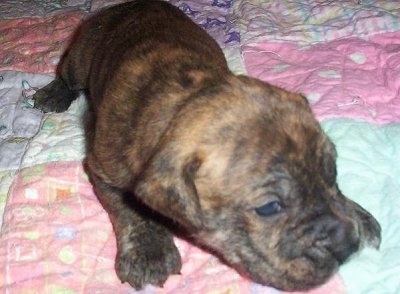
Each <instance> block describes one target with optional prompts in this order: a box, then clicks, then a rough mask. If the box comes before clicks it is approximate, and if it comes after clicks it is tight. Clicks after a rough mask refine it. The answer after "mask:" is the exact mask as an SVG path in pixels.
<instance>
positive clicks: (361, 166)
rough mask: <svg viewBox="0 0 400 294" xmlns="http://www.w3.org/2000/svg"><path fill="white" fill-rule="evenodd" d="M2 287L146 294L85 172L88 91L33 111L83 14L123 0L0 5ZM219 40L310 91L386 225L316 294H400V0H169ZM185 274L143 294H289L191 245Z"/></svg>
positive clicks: (244, 59) (347, 170) (354, 187)
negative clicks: (119, 272) (64, 105)
mask: <svg viewBox="0 0 400 294" xmlns="http://www.w3.org/2000/svg"><path fill="white" fill-rule="evenodd" d="M0 2H1V3H0V216H1V217H0V226H1V231H0V292H1V293H7V294H14V293H15V294H16V293H24V294H25V293H52V294H53V293H54V294H61V293H63V294H64V293H68V294H74V293H136V292H135V290H133V289H132V288H130V287H129V286H128V285H126V284H121V283H120V282H119V280H118V278H117V277H116V274H115V272H114V257H115V253H116V246H115V240H114V235H113V232H112V228H111V224H110V222H109V219H108V216H107V214H106V213H105V211H104V210H103V209H102V207H101V206H100V204H99V203H98V201H97V199H96V196H95V194H94V192H93V190H92V187H91V185H90V184H89V182H88V179H87V175H86V174H85V172H84V170H83V167H82V159H83V158H84V136H83V127H82V122H81V120H82V115H83V112H84V111H85V107H86V102H85V99H84V97H80V98H79V99H78V100H76V101H75V102H74V103H73V105H72V106H71V107H70V108H69V110H68V111H67V112H65V113H60V114H54V113H50V114H43V113H41V112H40V111H38V110H36V109H34V108H32V106H33V101H32V95H33V94H34V93H35V92H36V90H37V89H38V88H40V87H42V86H44V85H46V84H47V83H48V82H49V81H51V80H52V79H53V77H54V71H55V68H56V66H57V64H58V62H59V60H60V55H61V54H62V52H63V50H64V49H65V47H66V46H67V44H68V40H69V38H70V36H71V34H72V32H73V31H74V29H75V28H76V27H77V26H78V25H79V23H80V21H81V20H82V19H84V18H85V17H87V16H88V15H90V14H92V13H94V12H95V11H96V10H98V9H101V8H102V7H105V6H107V5H112V4H115V3H119V2H122V1H121V0H112V1H107V0H33V1H32V0H18V1H17V0H3V1H0ZM170 2H171V3H172V4H174V5H176V6H178V7H179V8H180V9H181V10H183V11H184V12H185V13H186V14H187V15H189V16H190V17H191V18H192V19H193V20H194V21H195V22H196V23H198V24H199V25H200V26H201V27H203V28H204V29H205V30H206V31H207V32H208V33H209V34H210V35H211V36H212V37H214V38H215V39H216V40H217V41H218V43H219V44H220V46H221V48H222V49H223V51H224V53H225V55H226V57H227V59H228V63H229V66H230V68H231V69H232V70H233V71H234V72H236V73H238V74H248V75H250V76H254V77H257V78H259V79H261V80H264V81H266V82H269V83H271V84H274V85H277V86H280V87H283V88H285V89H287V90H290V91H295V92H299V93H302V94H304V95H305V96H306V97H307V99H308V100H309V102H310V104H311V106H312V109H313V111H314V113H315V115H316V116H317V118H318V120H319V121H320V122H321V124H322V126H323V128H324V130H325V131H326V132H327V134H328V135H329V136H330V138H331V139H332V140H333V142H334V143H335V145H336V147H337V150H338V162H337V164H338V182H339V186H340V188H341V190H342V191H343V192H344V194H345V195H346V196H348V197H349V198H351V199H353V200H354V201H356V202H357V203H359V204H360V205H361V206H363V207H364V208H365V209H367V210H368V211H370V212H371V213H372V214H373V215H374V216H375V217H376V218H377V219H378V221H379V222H380V224H381V226H382V244H381V248H380V250H379V251H377V250H374V249H370V248H365V249H363V250H362V251H361V252H360V253H358V254H357V255H355V256H353V257H352V258H351V259H350V260H349V261H348V262H346V263H345V264H344V265H343V266H342V267H341V268H340V271H339V272H338V273H337V274H336V275H335V276H334V277H333V278H332V279H331V280H330V281H329V282H328V283H326V284H325V285H323V286H321V287H320V288H317V289H314V290H312V291H310V293H314V294H316V293H321V294H322V293H327V294H328V293H329V294H333V293H335V294H339V293H350V294H358V293H360V294H364V293H374V294H376V293H378V294H380V293H381V294H390V293H400V194H399V193H400V192H399V191H400V2H399V1H397V0H359V1H357V0H338V1H322V0H305V1H296V0H282V1H272V0H170ZM175 241H176V244H177V246H178V248H179V250H180V252H181V255H182V260H183V269H182V274H181V275H176V276H171V277H170V278H169V279H168V281H167V282H166V284H165V285H164V287H163V288H158V287H154V286H147V287H146V288H145V289H143V290H142V291H140V292H138V293H146V294H147V293H182V294H183V293H208V294H217V293H218V294H222V293H231V294H233V293H235V294H236V293H237V294H239V293H254V294H255V293H266V294H278V293H283V292H281V291H278V290H276V289H273V288H269V287H265V286H261V285H258V284H255V283H253V282H252V281H250V280H248V279H246V278H244V277H242V276H240V275H239V274H238V273H237V272H236V271H234V270H232V269H231V268H229V267H228V266H226V265H224V264H223V263H221V262H220V261H219V260H218V259H217V258H215V257H214V256H212V255H210V254H209V253H206V252H204V251H202V250H201V249H198V248H197V247H194V246H193V245H191V244H189V243H187V242H186V241H184V240H181V239H178V238H176V239H175Z"/></svg>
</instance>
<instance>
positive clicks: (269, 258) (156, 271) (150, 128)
mask: <svg viewBox="0 0 400 294" xmlns="http://www.w3.org/2000/svg"><path fill="white" fill-rule="evenodd" d="M79 90H87V91H88V95H89V97H90V99H89V102H90V107H91V110H92V112H93V114H94V115H93V118H92V121H91V123H92V129H91V130H90V132H89V135H88V151H87V162H88V172H89V174H90V177H91V179H92V181H93V184H94V186H95V189H96V193H97V195H98V197H99V199H100V201H101V203H102V205H103V206H104V208H105V209H106V210H107V212H108V213H109V215H110V219H111V221H112V224H113V226H114V230H115V233H116V237H117V245H118V254H117V257H116V272H117V274H118V276H119V278H120V279H121V280H122V281H127V282H128V283H129V284H131V285H132V286H133V287H135V288H137V289H140V288H142V287H143V286H144V285H146V284H148V283H150V284H156V285H162V284H163V283H164V281H165V280H166V279H167V278H168V276H169V275H170V274H176V273H179V270H180V267H181V261H180V256H179V253H178V250H177V248H176V247H175V245H174V242H173V239H172V233H171V232H170V231H169V230H168V229H167V228H166V227H165V226H164V225H163V224H162V223H160V222H159V221H157V220H155V219H153V218H151V217H149V216H148V214H144V213H143V211H142V209H143V204H144V205H146V207H148V208H150V209H151V210H154V211H157V212H159V213H161V214H162V215H163V216H165V217H167V218H169V219H171V220H173V221H174V222H176V223H178V224H180V225H181V226H183V227H185V228H186V230H187V232H188V233H189V234H190V235H191V236H192V237H193V238H194V239H195V240H196V241H197V242H198V243H199V244H202V245H205V246H207V247H208V248H211V249H212V250H213V251H215V252H217V254H219V255H220V256H221V257H222V258H223V259H225V260H226V262H228V263H229V264H231V265H232V266H234V267H235V268H237V269H238V270H239V271H240V272H242V273H243V274H245V275H248V276H249V277H250V278H251V279H253V280H254V281H256V282H259V283H262V284H265V285H271V286H273V287H276V288H279V289H283V290H289V291H291V290H305V289H310V288H312V287H315V286H318V285H320V284H322V283H324V282H325V281H327V279H328V278H329V277H330V276H331V275H332V274H333V273H334V272H335V271H336V270H337V268H338V266H339V265H340V264H342V263H343V262H344V261H345V260H346V259H347V258H348V257H349V256H350V255H351V254H352V253H354V252H355V251H357V250H358V249H360V248H361V247H362V246H363V245H365V244H369V245H372V246H374V247H378V246H379V243H380V227H379V224H378V223H377V221H376V220H375V219H374V218H373V217H372V216H371V215H370V214H369V213H368V212H366V211H365V210H364V209H362V208H361V207H360V206H358V205H357V204H356V203H354V202H352V201H351V200H349V199H347V198H345V197H344V196H343V195H342V194H341V192H340V191H339V188H338V186H337V184H336V167H335V157H336V153H335V148H334V146H333V144H332V143H331V141H330V140H329V139H328V137H327V136H326V135H325V134H324V132H323V131H322V130H321V127H320V126H319V124H318V122H317V121H316V120H315V118H314V117H313V114H312V112H311V110H310V107H309V105H308V103H307V100H306V99H305V98H304V97H302V96H301V95H298V94H293V93H289V92H287V91H285V90H282V89H280V88H277V87H273V86H271V85H268V84H266V83H263V82H261V81H258V80H256V79H253V78H249V77H245V76H236V75H234V74H233V73H231V72H230V71H229V70H228V67H227V64H226V61H225V58H224V55H223V53H222V51H221V50H220V48H219V47H218V45H217V43H216V42H215V41H214V40H213V39H212V38H210V37H209V36H208V35H207V33H206V32H204V31H203V30H202V29H200V28H199V27H198V26H196V25H195V24H194V23H193V22H192V21H190V20H189V18H188V17H186V16H185V15H184V14H183V13H182V12H181V11H180V10H179V9H177V8H175V7H173V6H171V5H170V4H167V3H165V2H161V1H153V0H147V1H135V2H130V3H126V4H122V5H117V6H115V7H112V8H109V9H106V10H104V11H102V12H100V13H98V14H97V15H95V16H93V17H92V18H90V19H89V20H87V21H86V22H85V23H84V24H83V25H82V27H81V29H80V31H79V32H78V33H77V35H76V37H75V39H74V41H73V42H72V45H71V46H70V49H69V51H68V52H67V53H66V54H65V56H64V58H63V60H62V63H61V64H60V67H59V72H58V77H57V78H56V80H55V81H53V82H52V83H51V84H49V85H48V86H46V87H45V88H43V89H42V90H40V91H38V92H37V94H36V95H35V99H36V104H35V105H36V107H37V108H39V109H42V110H44V111H57V112H61V111H64V110H65V109H67V107H68V106H69V105H70V103H71V101H72V100H73V99H74V98H75V97H76V95H77V93H78V91H79ZM132 199H136V203H137V205H136V206H135V205H133V206H132V205H128V204H127V200H128V201H130V200H132ZM150 214H151V213H150Z"/></svg>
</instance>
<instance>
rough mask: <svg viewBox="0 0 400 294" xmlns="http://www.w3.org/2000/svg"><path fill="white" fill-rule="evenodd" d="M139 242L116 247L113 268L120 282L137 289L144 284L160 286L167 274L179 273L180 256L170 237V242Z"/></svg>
mask: <svg viewBox="0 0 400 294" xmlns="http://www.w3.org/2000/svg"><path fill="white" fill-rule="evenodd" d="M168 241H169V240H168ZM140 243H141V244H132V243H130V244H125V245H123V246H120V248H119V249H118V254H117V258H116V261H115V268H116V272H117V275H118V277H119V279H120V280H121V281H122V282H128V283H129V284H130V285H131V286H132V287H134V288H135V289H137V290H139V289H142V288H143V287H144V286H145V285H146V284H152V285H156V286H162V285H163V284H164V282H165V281H166V280H167V278H168V277H169V275H172V274H178V273H179V271H180V269H181V266H182V265H181V257H180V255H179V252H178V249H177V248H176V246H175V244H174V243H173V241H172V238H171V239H170V242H160V243H151V242H149V243H147V244H143V243H144V242H143V240H141V242H140Z"/></svg>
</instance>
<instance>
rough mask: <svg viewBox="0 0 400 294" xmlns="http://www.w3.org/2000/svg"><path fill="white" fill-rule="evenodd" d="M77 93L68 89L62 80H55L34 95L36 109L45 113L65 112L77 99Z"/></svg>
mask: <svg viewBox="0 0 400 294" xmlns="http://www.w3.org/2000/svg"><path fill="white" fill-rule="evenodd" d="M77 94H78V93H77V92H75V91H71V90H69V89H68V87H67V85H66V84H65V83H64V82H63V81H62V80H61V79H55V80H54V81H52V82H51V83H50V84H48V85H47V86H45V87H44V88H42V89H39V90H38V91H37V92H36V93H35V94H34V95H33V100H34V102H35V105H34V107H35V108H37V109H39V110H41V111H43V112H63V111H65V110H67V109H68V107H69V106H70V105H71V103H72V101H73V100H74V99H75V98H76V97H77Z"/></svg>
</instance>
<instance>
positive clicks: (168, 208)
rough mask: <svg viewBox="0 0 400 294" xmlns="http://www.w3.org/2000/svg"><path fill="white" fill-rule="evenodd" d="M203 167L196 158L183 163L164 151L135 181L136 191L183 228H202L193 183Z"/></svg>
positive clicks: (156, 209) (142, 198)
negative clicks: (199, 169) (198, 171)
mask: <svg viewBox="0 0 400 294" xmlns="http://www.w3.org/2000/svg"><path fill="white" fill-rule="evenodd" d="M200 164H201V160H200V159H199V158H198V157H196V156H190V157H189V158H187V159H184V160H180V158H177V156H176V155H174V153H173V152H167V151H164V152H161V153H160V154H157V155H156V156H154V157H153V159H152V160H151V162H150V163H149V165H148V166H147V168H146V169H145V171H144V173H143V175H142V177H141V178H139V180H138V181H137V182H136V185H135V188H134V192H135V194H136V196H137V197H138V198H139V199H141V200H142V201H143V202H144V203H145V204H146V205H148V206H149V207H151V208H152V209H154V210H155V211H157V212H159V213H161V214H163V215H165V216H167V217H169V218H170V219H172V220H174V221H176V222H178V223H179V224H181V225H183V226H184V227H187V228H190V229H192V230H193V229H200V228H201V227H202V225H203V223H202V219H203V218H202V211H201V207H200V201H199V198H198V195H197V191H196V186H195V184H194V177H195V173H196V171H197V170H198V168H199V167H200Z"/></svg>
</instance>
